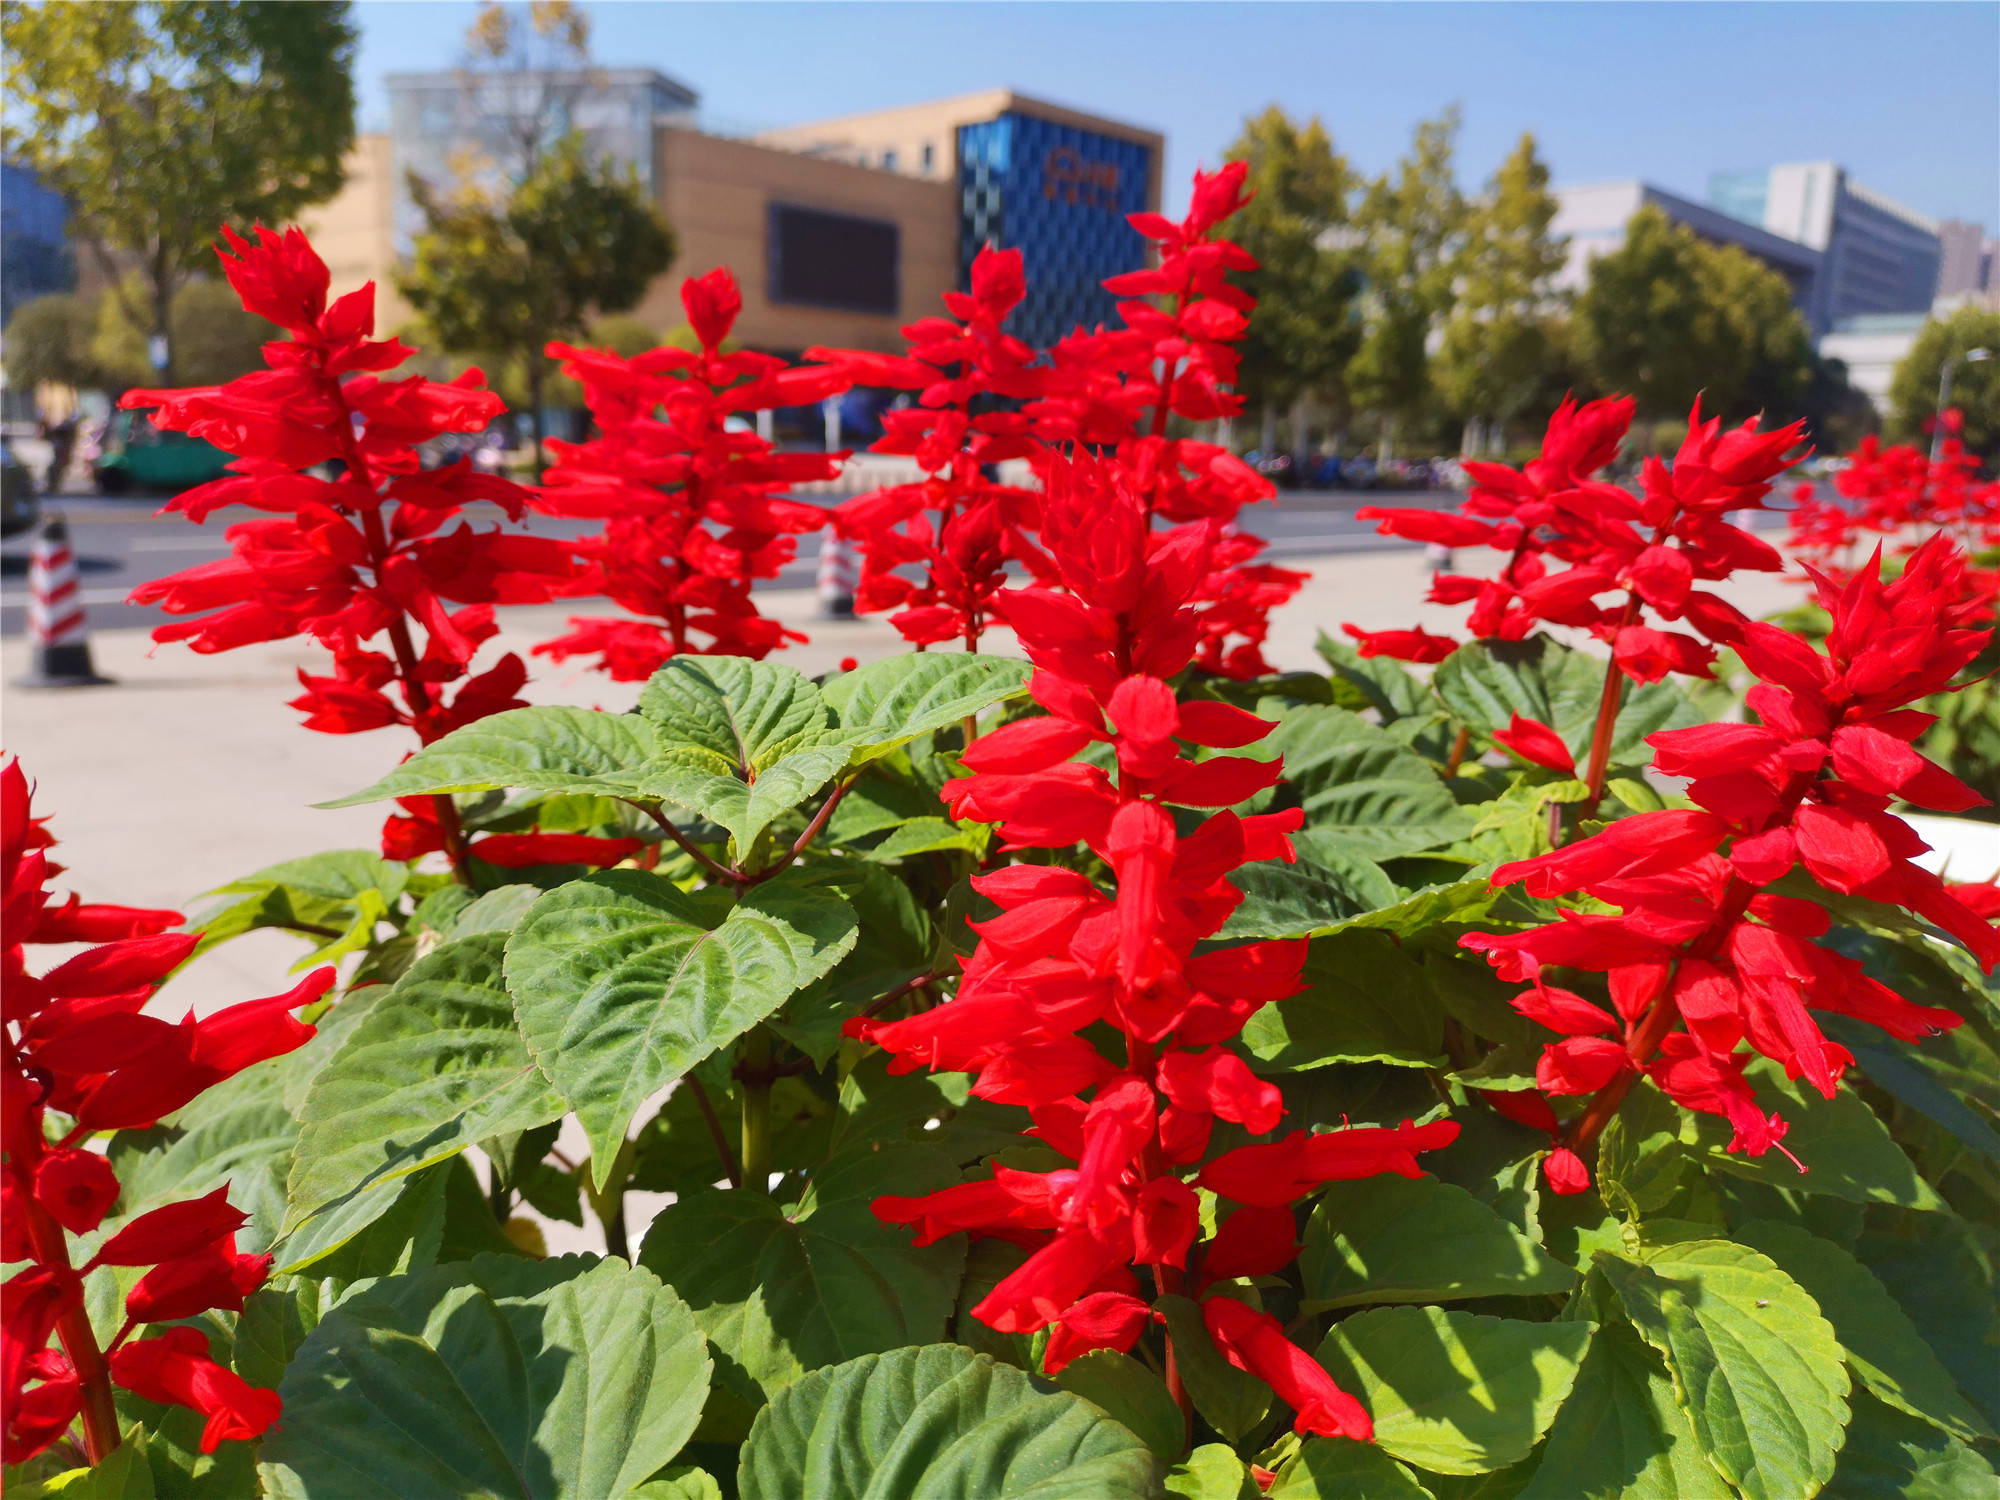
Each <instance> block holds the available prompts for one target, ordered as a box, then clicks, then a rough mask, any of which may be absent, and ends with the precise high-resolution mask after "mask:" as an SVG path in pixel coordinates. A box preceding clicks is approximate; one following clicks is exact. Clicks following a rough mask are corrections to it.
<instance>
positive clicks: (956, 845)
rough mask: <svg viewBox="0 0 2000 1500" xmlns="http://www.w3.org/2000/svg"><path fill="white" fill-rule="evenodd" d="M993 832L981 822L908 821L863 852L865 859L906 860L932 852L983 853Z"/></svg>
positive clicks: (940, 819)
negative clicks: (960, 851)
mask: <svg viewBox="0 0 2000 1500" xmlns="http://www.w3.org/2000/svg"><path fill="white" fill-rule="evenodd" d="M992 839H993V830H992V829H991V828H989V827H988V826H987V825H986V824H984V823H954V822H952V821H951V819H949V818H912V819H910V821H909V822H907V823H904V824H903V825H901V826H900V827H898V828H897V829H896V830H895V831H894V832H892V833H891V834H890V835H889V836H888V837H887V838H886V839H884V840H882V842H881V843H879V844H876V845H874V846H872V847H871V848H869V849H867V850H866V851H864V852H865V854H866V856H867V857H868V858H869V859H907V858H908V857H909V856H910V855H912V854H929V853H930V852H931V851H932V850H934V849H965V850H968V851H970V852H971V853H973V854H984V853H985V852H986V846H987V845H988V844H989V843H991V842H992Z"/></svg>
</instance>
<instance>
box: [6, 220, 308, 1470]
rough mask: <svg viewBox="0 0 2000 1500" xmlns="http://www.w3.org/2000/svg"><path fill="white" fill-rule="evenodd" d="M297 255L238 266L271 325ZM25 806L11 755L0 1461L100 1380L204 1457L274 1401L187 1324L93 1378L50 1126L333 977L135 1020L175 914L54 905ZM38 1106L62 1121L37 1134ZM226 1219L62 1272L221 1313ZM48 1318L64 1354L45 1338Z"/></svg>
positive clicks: (158, 1086)
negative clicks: (189, 1437) (125, 1283)
mask: <svg viewBox="0 0 2000 1500" xmlns="http://www.w3.org/2000/svg"><path fill="white" fill-rule="evenodd" d="M302 245H303V241H296V242H295V241H291V240H277V239H276V238H275V237H272V236H266V237H265V246H266V250H267V251H272V253H276V254H279V255H280V257H281V260H282V263H280V264H273V265H265V264H264V263H263V262H256V264H257V265H261V266H263V270H262V271H260V272H259V273H258V274H260V275H264V276H265V277H266V278H267V280H266V281H263V282H257V283H256V284H257V285H258V287H259V288H260V290H259V291H258V296H259V297H261V298H264V299H265V300H266V304H267V305H268V306H269V307H270V308H272V309H273V310H274V311H286V310H287V309H289V312H287V315H288V316H289V315H296V316H298V317H301V318H303V317H304V316H305V310H306V309H309V308H311V307H312V306H314V305H315V304H314V297H315V295H316V294H315V292H314V290H313V286H314V283H313V281H312V278H311V276H310V275H309V274H307V273H305V272H301V271H299V269H298V266H297V264H295V262H297V261H298V257H299V252H300V247H301V246H302ZM274 246H275V250H272V247H274ZM245 274H246V275H247V274H249V273H245ZM300 275H304V276H305V280H304V281H303V282H300V281H299V280H298V277H299V276H300ZM287 278H290V279H287ZM319 291H320V293H321V294H323V292H324V287H323V285H321V286H320V288H319ZM329 316H331V314H329ZM31 795H32V794H31V789H30V788H29V786H28V782H27V778H26V776H25V775H24V774H23V773H22V770H21V766H20V763H19V762H18V761H12V762H9V763H8V764H6V765H5V766H0V891H4V892H5V896H6V911H5V929H6V950H5V958H6V983H5V986H4V988H0V1027H3V1028H4V1030H5V1034H6V1035H5V1041H6V1045H5V1047H4V1049H0V1051H4V1056H0V1105H4V1108H0V1153H3V1154H4V1159H0V1258H4V1259H6V1260H9V1261H18V1262H26V1265H25V1266H24V1267H23V1268H22V1269H20V1270H18V1271H16V1272H15V1274H14V1275H13V1276H11V1277H9V1278H8V1280H7V1282H6V1283H5V1285H4V1286H0V1312H3V1313H4V1318H3V1319H0V1321H4V1329H0V1410H3V1411H4V1413H5V1422H6V1427H5V1434H4V1438H5V1441H4V1452H5V1458H6V1460H7V1462H8V1463H10V1464H13V1463H22V1462H25V1461H27V1460H28V1459H30V1458H33V1457H34V1456H35V1455H36V1454H38V1453H40V1452H42V1451H43V1450H44V1449H46V1448H47V1447H48V1446H49V1445H50V1444H52V1443H54V1442H56V1441H57V1440H58V1439H60V1438H62V1437H63V1436H64V1435H65V1434H66V1433H68V1432H69V1431H70V1429H71V1427H72V1425H73V1424H74V1423H75V1422H76V1420H77V1418H78V1417H79V1416H83V1417H84V1418H85V1431H86V1433H87V1434H91V1433H93V1428H92V1426H91V1424H92V1422H93V1421H94V1420H95V1419H94V1418H92V1417H91V1416H90V1415H89V1413H90V1412H92V1411H103V1410H107V1409H108V1408H109V1403H110V1400H111V1392H110V1389H109V1385H108V1383H107V1382H108V1381H116V1382H117V1383H119V1384H121V1385H123V1386H125V1387H126V1388H127V1389H130V1390H132V1391H135V1392H136V1393H138V1394H139V1395H142V1396H144V1397H146V1398H147V1399H149V1400H154V1401H164V1402H169V1403H174V1404H179V1405H185V1406H191V1407H193V1408H194V1409H195V1410H197V1411H199V1412H202V1413H203V1414H204V1415H205V1416H206V1417H207V1418H208V1425H207V1427H206V1429H205V1431H204V1434H203V1439H202V1442H203V1447H204V1451H209V1452H212V1451H214V1449H215V1447H216V1446H217V1445H218V1444H220V1443H221V1442H223V1441H225V1440H229V1439H243V1438H251V1437H256V1436H257V1435H258V1434H260V1433H262V1432H263V1431H264V1430H265V1429H266V1428H268V1427H269V1426H270V1424H271V1422H272V1421H273V1420H275V1419H276V1417H277V1415H278V1409H279V1400H278V1395H277V1393H276V1392H275V1391H260V1390H256V1389H255V1388H253V1387H251V1386H248V1385H246V1384H244V1383H243V1382H242V1381H241V1380H240V1379H238V1378H237V1377H236V1376H235V1375H233V1374H231V1373H230V1372H229V1371H227V1370H225V1369H223V1368H222V1367H221V1366H219V1365H217V1364H215V1363H214V1362H213V1361H212V1360H210V1359H209V1358H208V1343H207V1340H206V1339H205V1338H204V1337H203V1336H202V1335H201V1334H200V1333H199V1332H197V1331H196V1330H194V1329H191V1328H176V1329H173V1330H170V1331H169V1332H168V1333H167V1334H166V1335H165V1336H164V1337H163V1338H159V1339H146V1340H141V1341H139V1342H137V1343H126V1344H122V1345H120V1346H119V1347H118V1348H116V1349H115V1350H113V1351H112V1352H111V1354H110V1356H109V1369H108V1374H107V1370H106V1366H105V1362H104V1361H103V1360H102V1359H101V1358H100V1357H99V1350H98V1348H97V1346H96V1343H95V1335H94V1334H93V1333H92V1331H91V1329H90V1324H89V1320H88V1319H87V1318H82V1317H80V1316H78V1314H79V1312H80V1309H81V1308H82V1281H81V1279H80V1276H81V1272H80V1271H79V1269H78V1268H77V1266H76V1264H75V1256H74V1253H73V1250H72V1247H71V1246H70V1244H69V1241H68V1236H69V1235H83V1234H89V1233H91V1232H93V1231H95V1230H96V1229H97V1228H98V1226H99V1225H100V1224H101V1223H102V1222H103V1219H104V1216H105V1213H106V1212H107V1211H108V1210H109V1209H110V1207H111V1205H112V1204H113V1203H114V1202H115V1201H116V1200H117V1197H118V1193H119V1184H118V1180H117V1174H116V1171H115V1170H114V1168H113V1167H112V1165H111V1163H110V1161H109V1160H107V1159H106V1158H105V1157H103V1156H101V1155H99V1154H97V1153H96V1152H94V1151H90V1150H88V1149H86V1148H83V1147H79V1146H74V1145H65V1144H62V1143H61V1141H60V1139H52V1138H51V1132H52V1130H53V1131H55V1132H59V1133H60V1135H61V1136H63V1137H69V1138H75V1139H80V1138H82V1137H83V1136H85V1135H88V1134H90V1133H92V1132H97V1131H105V1130H112V1129H118V1128H122V1127H126V1126H137V1125H147V1124H150V1123H151V1122H152V1121H153V1120H154V1119H155V1118H156V1117H157V1116H158V1115H160V1114H163V1113H165V1112H167V1111H168V1110H171V1109H177V1108H179V1107H180V1106H181V1105H182V1104H185V1103H187V1102H188V1101H189V1100H190V1099H192V1098H194V1097H195V1096H196V1095H197V1094H199V1093H200V1092H201V1091H202V1090H203V1089H204V1088H207V1087H209V1086H210V1085H211V1084H214V1083H217V1082H219V1081H221V1080H222V1079H223V1078H226V1077H228V1076H230V1074H232V1073H234V1072H236V1071H237V1070H239V1069H241V1068H243V1067H247V1066H249V1065H251V1064H252V1063H254V1062H257V1061H259V1060H261V1059H264V1058H269V1057H273V1056H276V1055H278V1054H280V1053H282V1052H287V1051H289V1050H291V1049H292V1048H294V1047H296V1046H298V1045H299V1043H300V1042H302V1041H304V1040H305V1039H306V1038H308V1037H310V1036H311V1035H312V1034H313V1033H312V1028H311V1027H310V1026H306V1025H304V1024H302V1023H301V1022H299V1021H298V1020H297V1019H296V1018H294V1017H293V1016H292V1015H291V1014H290V1011H291V1010H292V1009H294V1008H296V1007H297V1006H299V1005H302V1004H304V1003H306V1001H308V1000H311V999H314V998H316V997H317V996H318V995H320V994H321V993H323V992H324V991H325V989H326V988H327V986H328V985H329V984H330V983H331V981H332V977H333V971H332V970H331V969H322V970H320V971H318V972H317V973H316V974H313V975H310V976H308V977H307V978H306V979H305V980H303V981H301V983H300V984H299V986H298V987H297V988H296V989H295V990H293V991H292V992H291V993H290V994H287V995H282V996H277V997H274V998H273V999H270V1000H263V1001H252V1002H250V1003H249V1004H246V1005H238V1006H232V1007H230V1008H228V1009H226V1010H223V1011H220V1012H217V1013H216V1014H214V1015H211V1016H209V1017H207V1018H205V1019H202V1020H199V1021H198V1020H196V1019H195V1018H194V1017H193V1016H192V1015H190V1016H189V1017H188V1018H187V1019H186V1020H185V1021H184V1022H182V1023H180V1024H179V1025H176V1024H174V1023H172V1022H169V1021H164V1020H161V1019H159V1018H158V1017H155V1016H151V1015H147V1014H144V1013H143V1009H144V1007H145V1006H146V1004H147V1002H148V1001H149V1000H151V998H152V996H153V992H154V991H155V989H157V988H158V986H159V985H160V984H161V983H162V982H163V981H164V980H165V979H166V978H167V977H168V976H169V975H170V974H171V973H172V971H173V970H174V969H175V967H176V966H177V965H178V964H179V963H180V962H181V961H182V960H183V959H185V958H186V957H187V955H188V953H189V952H190V951H191V949H192V948H193V946H194V944H195V942H196V938H197V936H198V935H195V934H186V933H165V932H162V931H161V930H160V929H161V928H162V927H165V926H167V925H170V924H172V923H175V922H178V921H179V920H180V919H179V915H178V914H177V913H174V912H149V911H139V910H134V909H129V908H124V907H111V906H85V905H83V904H82V903H81V902H80V901H78V900H77V899H76V898H75V897H73V896H72V897H70V898H68V899H67V900H59V899H57V898H55V897H54V896H53V895H52V894H51V892H50V891H49V889H48V886H49V882H50V881H51V880H52V879H53V878H54V877H55V875H56V874H57V873H58V869H59V867H58V866H56V865H55V864H53V863H51V862H50V860H49V859H48V857H47V854H46V853H45V851H46V850H47V848H48V847H49V845H50V843H51V842H52V840H51V839H50V837H49V835H48V832H47V830H46V829H45V828H44V827H43V826H42V824H41V822H40V821H39V820H37V819H36V818H35V817H34V816H33V815H32V811H31V807H30V802H31ZM78 942H85V943H90V944H93V945H94V946H92V947H89V948H87V949H86V950H85V951H84V952H82V953H80V954H77V955H75V956H74V957H71V958H69V959H68V960H66V961H65V962H63V963H61V964H59V965H57V966H55V967H53V968H50V969H47V970H46V971H45V972H43V973H41V974H39V975H31V974H30V973H29V972H28V968H27V961H26V947H27V945H29V944H42V945H47V944H52V943H61V944H73V943H78ZM51 1110H60V1111H62V1113H63V1114H64V1115H66V1116H68V1117H69V1118H68V1119H66V1120H63V1121H62V1122H60V1123H59V1124H52V1122H51V1121H50V1120H49V1119H48V1115H49V1112H50V1111H51ZM245 1217H246V1216H245V1215H244V1214H243V1213H241V1212H240V1211H239V1210H237V1209H234V1208H231V1207H230V1206H229V1202H228V1188H227V1187H222V1188H217V1189H216V1190H215V1191H214V1192H212V1193H210V1194H209V1195H208V1196H207V1197H205V1198H201V1199H197V1200H195V1201H193V1202H187V1203H170V1204H167V1205H165V1206H163V1207H160V1208H156V1209H153V1210H152V1211H150V1212H148V1213H145V1214H142V1215H140V1216H139V1217H138V1218H136V1219H134V1220H132V1221H131V1222H130V1223H128V1224H126V1225H125V1226H124V1227H123V1228H121V1229H120V1230H119V1231H118V1232H117V1233H115V1234H113V1235H111V1236H110V1237H109V1238H107V1239H106V1240H105V1242H104V1243H103V1245H102V1246H101V1247H100V1248H99V1251H98V1254H97V1256H96V1258H95V1259H94V1260H92V1261H90V1262H89V1264H88V1265H86V1266H84V1267H83V1268H82V1270H83V1271H88V1270H90V1269H92V1268H94V1267H96V1266H100V1265H119V1266H135V1267H137V1266H149V1267H151V1269H150V1270H148V1271H146V1272H145V1274H144V1275H143V1276H141V1277H140V1278H139V1279H138V1281H137V1283H136V1285H134V1286H133V1288H132V1290H131V1292H130V1294H129V1295H128V1296H127V1299H126V1310H127V1313H128V1314H129V1315H130V1318H131V1321H132V1322H133V1323H134V1324H139V1323H145V1322H153V1321H162V1320H175V1319H180V1318H188V1317H193V1316H196V1315H197V1314H200V1313H202V1312H205V1311H208V1310H209V1309H211V1308H221V1309H227V1310H229V1311H240V1310H241V1309H242V1306H243V1299H244V1297H245V1296H247V1295H248V1294H249V1293H250V1292H251V1291H252V1290H254V1289H255V1288H256V1287H257V1286H259V1285H260V1284H262V1282H263V1280H264V1277H265V1275H266V1274H267V1272H268V1270H269V1268H270V1264H271V1258H270V1257H269V1256H267V1255H249V1256H246V1255H240V1254H238V1253H237V1252H236V1249H235V1241H234V1234H235V1231H236V1230H237V1229H238V1228H239V1227H240V1226H241V1225H242V1224H243V1223H244V1222H245ZM59 1325H60V1337H61V1339H62V1341H63V1344H64V1345H65V1346H66V1347H67V1349H68V1350H69V1351H70V1352H69V1353H65V1352H63V1351H62V1350H59V1349H57V1348H55V1347H54V1346H53V1345H52V1344H51V1342H50V1340H51V1339H52V1338H54V1337H56V1336H57V1333H58V1327H59ZM72 1354H73V1355H74V1356H75V1359H74V1360H72V1358H71V1355H72ZM86 1356H87V1357H86ZM80 1367H81V1373H80ZM112 1437H113V1438H114V1439H115V1433H113V1434H112ZM91 1441H92V1442H101V1441H102V1438H101V1436H98V1435H93V1436H92V1437H91ZM98 1456H101V1455H98Z"/></svg>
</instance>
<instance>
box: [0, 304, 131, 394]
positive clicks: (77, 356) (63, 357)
mask: <svg viewBox="0 0 2000 1500" xmlns="http://www.w3.org/2000/svg"><path fill="white" fill-rule="evenodd" d="M96 333H97V307H96V304H95V303H94V302H93V301H92V299H90V298H88V297H79V296H77V295H76V294H75V293H74V292H52V293H51V294H49V295H48V296H46V297H37V298H35V299H34V300H33V301H32V302H24V303H22V304H21V305H20V306H19V307H18V308H16V309H15V310H14V316H13V317H11V318H9V319H8V320H7V333H6V338H5V339H4V340H0V342H4V343H5V345H6V368H7V383H8V384H9V385H11V386H13V387H14V388H15V389H16V390H18V391H22V392H27V393H32V392H33V391H34V389H35V387H36V386H38V385H68V386H76V387H78V388H79V389H81V388H83V387H85V386H97V385H102V384H104V383H105V382H104V378H103V374H102V371H101V370H100V369H99V367H98V364H97V361H96V358H95V356H94V354H93V353H92V350H91V344H92V341H93V339H94V338H95V337H96Z"/></svg>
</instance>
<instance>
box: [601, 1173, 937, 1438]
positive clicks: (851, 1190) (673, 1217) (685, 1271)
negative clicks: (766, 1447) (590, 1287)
mask: <svg viewBox="0 0 2000 1500" xmlns="http://www.w3.org/2000/svg"><path fill="white" fill-rule="evenodd" d="M957 1181H958V1174H957V1172H956V1171H955V1170H954V1169H953V1167H952V1166H951V1164H950V1162H949V1160H948V1159H947V1158H945V1157H943V1156H942V1155H940V1154H939V1153H937V1152H934V1151H931V1150H929V1149H928V1148H926V1147H923V1146H914V1145H884V1146H881V1147H880V1148H879V1149H868V1150H860V1151H854V1152H849V1153H843V1154H841V1155H840V1156H838V1157H836V1158H835V1159H834V1160H833V1161H831V1162H829V1163H827V1164H826V1165H825V1166H823V1167H821V1168H820V1169H819V1170H818V1171H816V1172H815V1173H814V1174H813V1176H812V1180H811V1183H810V1185H809V1186H808V1187H807V1189H806V1192H805V1195H804V1196H803V1197H802V1198H801V1199H800V1200H799V1202H798V1203H797V1204H796V1205H795V1206H793V1207H790V1208H786V1207H784V1206H782V1205H780V1204H778V1203H776V1202H774V1201H773V1200H772V1199H770V1198H767V1197H766V1196H764V1195H763V1194H762V1193H757V1192H750V1191H725V1190H722V1189H717V1188H697V1189H693V1190H690V1191H688V1192H686V1193H684V1194H682V1195H681V1197H680V1199H679V1201H678V1202H675V1203H673V1204H671V1205H669V1206H668V1207H667V1208H665V1209H663V1210H662V1211H661V1213H660V1215H659V1217H658V1218H656V1219H654V1220H653V1227H652V1229H651V1230H650V1231H649V1232H648V1233H647V1235H646V1243H645V1248H644V1249H643V1250H642V1251H641V1252H640V1256H639V1259H640V1263H641V1264H642V1265H646V1266H650V1267H652V1268H653V1269H654V1270H655V1271H657V1272H658V1273H659V1274H660V1276H661V1277H662V1278H663V1279H671V1281H672V1283H673V1285H674V1288H675V1290H677V1291H678V1292H679V1293H680V1294H681V1295H682V1296H683V1297H685V1298H686V1299H687V1301H688V1304H689V1306H691V1307H692V1308H693V1309H694V1315H695V1320H696V1321H697V1322H698V1323H700V1325H701V1328H702V1331H703V1332H704V1333H706V1334H707V1335H708V1338H709V1341H710V1343H712V1344H713V1345H714V1347H715V1350H716V1353H717V1356H718V1358H719V1359H720V1361H721V1368H720V1370H719V1372H718V1378H719V1379H721V1380H722V1381H723V1382H724V1383H725V1384H727V1385H729V1386H730V1387H731V1388H732V1389H734V1390H735V1391H736V1392H737V1393H738V1394H739V1395H741V1396H743V1397H745V1398H746V1399H749V1400H752V1401H755V1400H757V1399H761V1397H763V1396H767V1395H769V1394H770V1393H772V1392H774V1391H777V1390H779V1389H781V1388H782V1387H784V1386H786V1385H788V1384H790V1383H791V1382H792V1381H794V1380H796V1379H798V1378H799V1376H801V1375H803V1374H804V1373H805V1372H806V1371H808V1370H813V1369H817V1368H819V1367H820V1366H823V1365H830V1364H836V1363H838V1362H840V1361H841V1360H845V1359H850V1358H852V1357H854V1356H855V1355H858V1354H866V1353H873V1352H877V1351H880V1350H883V1349H893V1348H896V1347H897V1346H899V1345H903V1344H921V1343H928V1342H931V1341H932V1340H935V1339H938V1338H941V1337H943V1335H944V1327H945V1319H946V1318H947V1317H948V1316H949V1315H950V1313H951V1310H952V1299H953V1295H954V1293H955V1292H956V1290H957V1285H958V1275H959V1271H960V1268H961V1267H962V1266H963V1265H964V1261H965V1244H964V1241H963V1239H961V1238H960V1237H958V1236H952V1237H950V1238H948V1239H945V1240H941V1241H939V1242H938V1243H937V1244H935V1245H928V1246H925V1247H923V1248H921V1249H919V1248H917V1247H915V1246H913V1245H912V1244H911V1243H910V1232H909V1231H908V1230H907V1229H904V1228H902V1227H901V1226H896V1225H886V1224H884V1223H882V1222H881V1220H879V1219H877V1218H876V1217H875V1214H874V1211H873V1209H872V1207H871V1205H872V1204H873V1203H874V1200H875V1199H876V1198H878V1197H880V1196H882V1195H884V1194H887V1193H897V1194H904V1195H911V1194H919V1193H924V1192H928V1191H933V1190H935V1189H937V1188H942V1187H946V1186H949V1185H951V1184H952V1183H955V1182H957Z"/></svg>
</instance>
